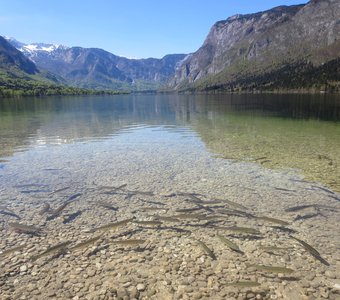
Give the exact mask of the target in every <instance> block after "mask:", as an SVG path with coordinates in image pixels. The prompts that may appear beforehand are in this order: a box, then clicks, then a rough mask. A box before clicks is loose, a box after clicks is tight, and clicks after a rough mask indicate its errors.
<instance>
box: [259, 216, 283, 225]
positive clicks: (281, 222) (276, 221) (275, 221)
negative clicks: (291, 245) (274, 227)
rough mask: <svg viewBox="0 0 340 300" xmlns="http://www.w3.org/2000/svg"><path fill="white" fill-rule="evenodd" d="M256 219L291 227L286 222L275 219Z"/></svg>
mask: <svg viewBox="0 0 340 300" xmlns="http://www.w3.org/2000/svg"><path fill="white" fill-rule="evenodd" d="M256 219H258V220H262V221H267V222H270V223H276V224H279V225H283V226H286V225H289V223H288V222H286V221H283V220H279V219H275V218H270V217H256Z"/></svg>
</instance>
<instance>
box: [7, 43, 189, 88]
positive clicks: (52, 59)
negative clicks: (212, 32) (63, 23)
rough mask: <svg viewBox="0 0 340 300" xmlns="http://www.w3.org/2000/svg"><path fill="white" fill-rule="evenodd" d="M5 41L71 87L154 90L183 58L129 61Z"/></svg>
mask: <svg viewBox="0 0 340 300" xmlns="http://www.w3.org/2000/svg"><path fill="white" fill-rule="evenodd" d="M7 41H8V42H9V43H10V44H12V46H14V47H15V48H17V49H18V50H20V51H21V52H22V53H23V54H24V55H25V56H26V57H28V58H29V59H30V60H32V61H33V62H34V63H35V64H36V65H37V67H38V68H39V69H41V70H47V71H49V72H51V73H53V74H56V75H58V76H60V77H61V78H63V79H64V80H65V81H66V82H67V83H68V84H70V85H74V86H78V87H85V88H100V89H120V88H122V89H127V88H129V87H131V88H133V89H156V88H158V87H159V86H160V85H162V84H164V83H165V82H166V81H167V80H168V79H169V78H171V77H172V76H173V75H174V73H175V69H176V65H177V63H178V62H179V61H181V60H182V59H183V58H184V57H185V56H186V55H185V54H170V55H166V56H164V57H163V58H161V59H158V58H147V59H128V58H125V57H121V56H117V55H114V54H112V53H110V52H107V51H105V50H103V49H99V48H82V47H65V46H62V45H55V44H46V43H32V44H24V43H21V42H19V41H17V40H15V39H13V38H7Z"/></svg>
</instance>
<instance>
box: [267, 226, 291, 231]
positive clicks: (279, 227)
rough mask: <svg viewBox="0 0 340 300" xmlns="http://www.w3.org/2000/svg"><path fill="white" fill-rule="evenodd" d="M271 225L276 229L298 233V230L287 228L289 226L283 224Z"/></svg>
mask: <svg viewBox="0 0 340 300" xmlns="http://www.w3.org/2000/svg"><path fill="white" fill-rule="evenodd" d="M270 227H271V228H273V229H276V230H280V231H283V232H288V233H296V230H294V229H291V228H287V227H283V226H270Z"/></svg>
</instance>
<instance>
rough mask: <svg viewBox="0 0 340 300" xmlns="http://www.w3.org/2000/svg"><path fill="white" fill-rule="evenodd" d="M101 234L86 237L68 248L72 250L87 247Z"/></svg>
mask: <svg viewBox="0 0 340 300" xmlns="http://www.w3.org/2000/svg"><path fill="white" fill-rule="evenodd" d="M101 237H102V236H101V235H98V236H96V237H93V238H91V239H88V240H86V241H84V242H81V243H79V244H77V245H75V246H73V247H72V248H70V250H71V251H74V250H77V249H82V248H84V247H87V246H88V245H91V244H93V243H94V242H96V241H98V240H99V239H100V238H101Z"/></svg>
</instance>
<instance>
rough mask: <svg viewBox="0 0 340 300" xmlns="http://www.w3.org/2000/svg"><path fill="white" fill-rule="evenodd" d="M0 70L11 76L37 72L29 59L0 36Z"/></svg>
mask: <svg viewBox="0 0 340 300" xmlns="http://www.w3.org/2000/svg"><path fill="white" fill-rule="evenodd" d="M0 70H1V71H2V72H6V73H11V74H13V75H14V74H18V73H21V72H23V73H27V74H31V75H33V74H36V73H38V72H39V71H38V69H37V67H36V66H35V64H34V63H33V62H32V61H31V60H30V59H28V58H27V57H26V56H24V55H23V54H22V53H21V52H20V51H18V50H17V49H16V48H15V47H13V46H12V45H11V44H9V43H8V42H7V41H6V40H5V39H4V38H3V37H2V36H0Z"/></svg>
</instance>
